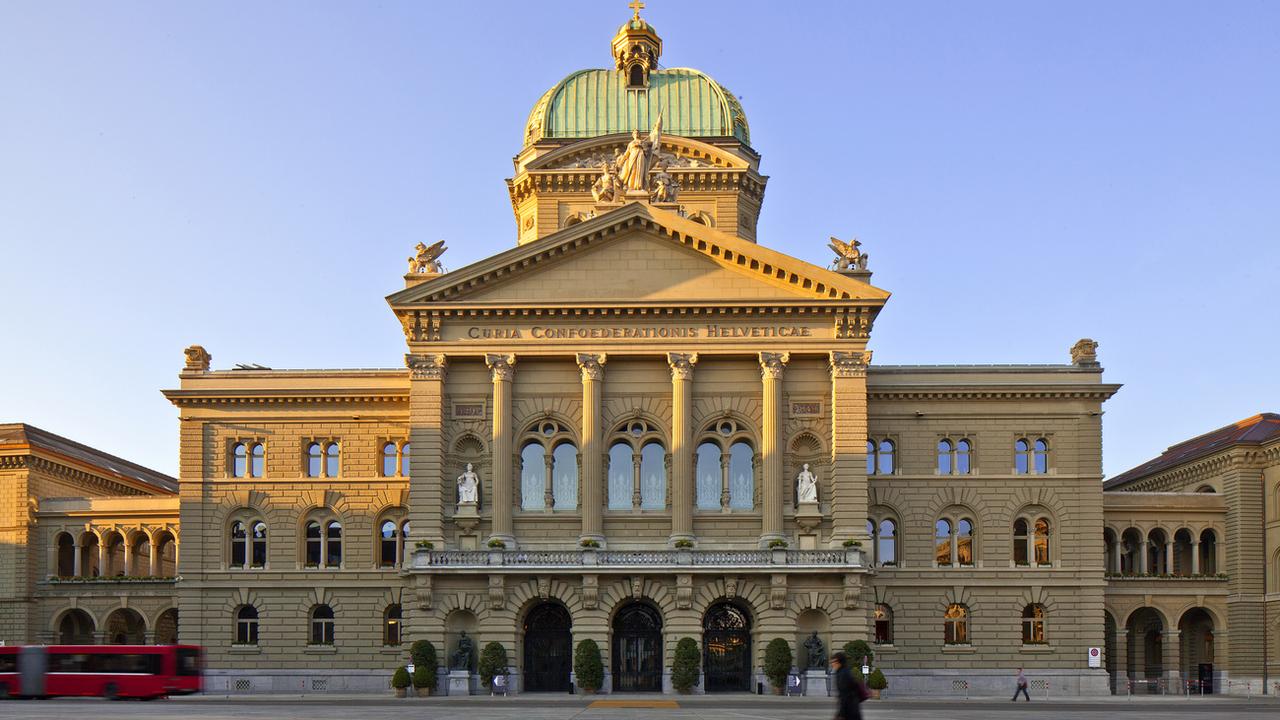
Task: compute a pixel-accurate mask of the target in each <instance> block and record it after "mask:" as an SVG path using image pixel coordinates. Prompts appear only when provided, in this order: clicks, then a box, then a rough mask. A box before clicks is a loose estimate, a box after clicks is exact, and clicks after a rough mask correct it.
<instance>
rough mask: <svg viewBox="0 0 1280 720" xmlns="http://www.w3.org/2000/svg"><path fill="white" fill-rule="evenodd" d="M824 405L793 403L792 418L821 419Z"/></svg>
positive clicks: (817, 403)
mask: <svg viewBox="0 0 1280 720" xmlns="http://www.w3.org/2000/svg"><path fill="white" fill-rule="evenodd" d="M821 416H822V403H820V402H793V403H791V417H821Z"/></svg>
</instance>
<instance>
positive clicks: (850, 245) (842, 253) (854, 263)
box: [827, 237, 867, 270]
mask: <svg viewBox="0 0 1280 720" xmlns="http://www.w3.org/2000/svg"><path fill="white" fill-rule="evenodd" d="M861 246H862V243H861V242H859V241H858V239H857V238H853V239H851V240H850V241H849V242H845V241H843V240H841V239H839V238H837V237H832V238H831V242H829V243H827V247H829V248H831V250H832V252H834V253H835V254H836V259H835V261H834V263H832V264H833V265H834V267H835V269H836V270H848V269H850V268H858V269H865V268H866V267H867V256H866V255H863V254H862V251H861V250H859V249H858V248H859V247H861Z"/></svg>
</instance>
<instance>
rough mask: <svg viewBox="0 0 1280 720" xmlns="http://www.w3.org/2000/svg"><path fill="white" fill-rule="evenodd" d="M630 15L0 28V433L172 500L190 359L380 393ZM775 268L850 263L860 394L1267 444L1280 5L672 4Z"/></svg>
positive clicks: (529, 12)
mask: <svg viewBox="0 0 1280 720" xmlns="http://www.w3.org/2000/svg"><path fill="white" fill-rule="evenodd" d="M629 12H630V11H628V10H627V9H626V7H625V3H624V2H623V1H622V0H617V1H616V2H614V1H609V2H603V1H600V0H591V1H589V2H588V1H580V2H543V3H527V2H521V3H516V2H510V3H508V2H489V3H461V2H458V3H426V2H380V3H376V4H375V3H349V2H348V3H334V2H272V3H248V2H238V3H230V2H218V3H212V2H180V3H160V2H152V3H136V2H111V3H91V2H76V3H65V2H51V1H48V0H40V1H39V2H18V1H17V0H11V1H9V2H5V3H0V67H2V68H4V72H3V73H0V251H2V252H0V292H2V293H3V314H2V315H0V317H2V318H3V320H0V330H3V333H2V334H0V337H2V338H3V340H0V420H20V421H26V422H29V423H33V424H36V425H40V426H42V427H44V428H46V429H48V430H51V431H54V432H57V433H61V434H64V435H68V436H70V437H72V438H74V439H77V440H80V441H82V442H86V443H88V444H90V445H94V446H96V447H99V448H102V449H104V450H107V451H110V452H113V453H117V454H119V455H122V456H124V457H126V458H129V459H132V460H135V461H138V462H141V463H144V464H147V465H150V466H152V467H155V468H157V469H159V470H163V471H168V472H176V468H177V455H178V444H177V433H178V423H177V421H176V419H175V418H176V412H175V409H174V408H173V407H171V406H170V405H169V404H168V403H167V402H166V401H165V400H164V399H163V398H162V397H161V396H160V393H159V390H160V389H161V388H166V387H174V386H175V385H176V384H177V378H176V375H177V372H178V370H179V368H180V366H181V364H182V348H183V347H185V346H187V345H189V344H192V343H200V344H203V345H204V346H205V347H207V348H208V349H209V350H210V352H212V353H213V357H214V365H215V367H230V366H232V365H233V364H234V363H237V362H245V363H249V362H256V363H262V364H264V365H269V366H272V367H331V368H333V367H395V366H399V365H400V364H401V355H402V353H403V351H404V346H403V339H402V336H401V332H400V329H399V327H398V325H397V323H396V321H395V319H394V317H393V316H392V314H391V312H390V311H389V310H388V308H387V306H386V303H385V301H384V300H383V298H384V296H385V295H386V294H388V293H390V292H392V291H394V290H396V289H397V288H399V287H401V286H402V282H401V279H400V275H401V274H402V273H403V272H404V269H405V262H404V259H405V258H406V257H407V256H408V255H409V251H410V248H411V247H412V246H413V244H414V243H416V242H418V241H419V240H426V241H428V242H432V241H434V240H437V239H446V240H448V242H449V246H450V251H449V254H448V255H447V256H446V260H447V261H448V262H449V263H450V264H451V265H452V266H454V267H457V266H460V265H463V264H466V263H469V262H471V261H474V260H477V259H480V258H482V257H485V256H487V255H490V254H492V253H495V252H497V251H499V250H502V249H505V248H507V247H510V246H511V245H512V244H513V243H514V242H515V222H514V220H513V218H512V213H511V209H510V204H509V202H508V199H507V194H506V189H505V186H504V184H503V179H504V178H506V177H508V176H509V175H510V174H511V171H512V166H511V158H512V156H513V155H514V154H515V153H516V152H517V151H518V150H519V149H520V141H521V137H522V135H521V133H522V130H523V125H524V121H525V118H526V116H527V115H528V112H529V109H530V107H531V106H532V105H533V103H534V101H535V100H536V99H537V98H538V96H539V95H540V94H541V93H542V92H543V91H544V90H545V89H546V88H548V87H549V86H550V85H552V84H553V83H555V82H556V81H557V80H559V79H560V78H561V77H562V76H564V75H566V74H568V73H569V72H570V71H572V70H576V69H579V68H584V67H604V66H606V65H607V64H608V63H609V61H610V56H609V39H610V36H611V35H612V33H613V32H614V30H615V29H616V28H617V26H618V25H619V24H621V23H622V22H623V21H624V20H625V19H626V18H627V16H628V15H629ZM645 16H646V18H647V19H649V20H650V21H651V22H652V23H653V24H654V25H655V26H656V27H657V29H658V30H659V32H660V33H661V35H662V37H663V40H664V43H665V45H664V50H665V52H664V55H663V57H662V62H663V64H664V65H667V66H692V67H697V68H699V69H702V70H704V71H706V72H708V73H709V74H711V75H712V76H713V77H715V78H716V79H717V80H719V81H721V82H722V83H724V84H725V85H727V86H728V87H729V88H731V89H732V90H733V91H734V92H736V93H738V94H739V95H740V96H741V97H742V103H743V105H744V107H745V109H746V112H747V115H748V118H749V119H750V122H751V129H752V139H753V144H754V145H755V147H756V149H757V150H759V151H760V152H761V153H762V154H763V157H764V160H763V163H762V170H763V172H765V173H766V174H768V175H769V176H770V177H771V181H770V183H769V190H768V193H767V196H766V199H765V205H764V214H763V216H762V218H761V224H760V237H761V240H762V242H763V243H764V244H766V245H769V246H771V247H774V248H776V249H779V250H782V251H784V252H788V253H791V254H793V255H796V256H798V257H801V258H804V259H806V260H809V261H812V262H816V263H822V264H825V263H826V262H827V261H828V259H829V258H828V256H829V253H828V251H827V250H826V239H827V236H828V235H839V236H841V237H847V236H849V235H853V234H856V235H857V236H858V237H860V238H861V239H862V240H863V241H864V243H865V249H866V250H867V251H868V252H869V253H870V256H871V261H872V262H871V265H872V269H873V270H874V271H875V282H876V284H878V285H880V286H881V287H884V288H886V289H888V290H891V291H893V293H894V296H893V298H892V299H891V300H890V303H889V305H888V307H887V308H886V310H885V311H884V313H883V314H882V315H881V317H880V321H879V323H878V324H877V326H876V330H875V335H874V338H873V341H872V347H874V349H875V352H876V355H875V358H876V361H877V362H879V363H1022V362H1065V361H1066V360H1067V349H1068V348H1069V347H1070V346H1071V344H1072V343H1073V342H1075V340H1076V339H1077V338H1080V337H1085V336H1088V337H1092V338H1094V339H1096V340H1098V341H1099V342H1100V343H1101V348H1100V355H1101V359H1102V361H1103V363H1104V365H1105V366H1106V368H1107V375H1106V377H1107V379H1108V380H1110V381H1113V382H1121V383H1124V384H1125V387H1124V389H1123V390H1121V392H1120V394H1119V395H1117V396H1116V397H1115V398H1114V399H1113V400H1111V401H1110V402H1109V403H1107V405H1106V411H1107V412H1106V415H1105V458H1106V471H1107V473H1108V474H1115V473H1117V472H1120V471H1122V470H1125V469H1127V468H1128V467H1130V466H1132V465H1134V464H1136V463H1138V462H1141V461H1142V460H1145V459H1146V458H1148V457H1151V456H1153V455H1155V454H1157V453H1158V452H1160V451H1161V450H1163V449H1164V448H1165V447H1166V446H1167V445H1169V444H1171V443H1173V442H1176V441H1179V440H1182V439H1184V438H1186V437H1189V436H1191V435H1195V434H1198V433H1201V432H1204V431H1207V430H1210V429H1212V428H1214V427H1217V426H1219V425H1222V424H1226V423H1228V422H1232V421H1235V420H1237V419H1240V418H1243V417H1246V416H1249V415H1252V414H1254V413H1257V412H1260V411H1263V410H1272V411H1280V379H1277V378H1278V377H1280V376H1278V375H1277V358H1278V356H1280V339H1278V337H1280V333H1278V332H1277V329H1276V327H1277V326H1276V317H1277V311H1276V304H1277V298H1278V297H1280V292H1278V291H1277V280H1278V279H1280V250H1278V249H1277V247H1278V245H1280V79H1278V78H1280V3H1276V2H1245V1H1236V2H1223V3H1206V2H1170V1H1168V0H1160V1H1158V2H1155V1H1150V2H1111V1H1106V2H1057V3H1050V2H1023V1H1021V0H1019V1H1016V2H999V3H997V2H986V3H977V2H965V3H957V2H951V1H950V0H948V1H945V2H933V3H925V2H916V3H898V2H895V3H883V2H882V3H847V2H833V3H809V2H787V3H783V2H744V1H742V0H736V1H733V2H730V1H728V0H724V1H719V2H697V3H693V2H683V1H682V2H677V1H676V0H652V1H651V2H650V3H649V9H648V10H646V11H645Z"/></svg>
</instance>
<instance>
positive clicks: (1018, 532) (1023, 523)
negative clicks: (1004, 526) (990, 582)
mask: <svg viewBox="0 0 1280 720" xmlns="http://www.w3.org/2000/svg"><path fill="white" fill-rule="evenodd" d="M1030 532H1031V530H1030V528H1029V527H1028V526H1027V520H1026V518H1018V519H1017V520H1014V521H1013V564H1014V565H1017V566H1018V567H1023V566H1026V565H1030V564H1031V559H1030V558H1029V557H1028V555H1027V540H1028V538H1029V536H1030Z"/></svg>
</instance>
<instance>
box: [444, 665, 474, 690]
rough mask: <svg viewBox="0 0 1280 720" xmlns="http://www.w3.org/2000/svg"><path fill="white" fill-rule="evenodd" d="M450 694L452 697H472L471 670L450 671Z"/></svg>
mask: <svg viewBox="0 0 1280 720" xmlns="http://www.w3.org/2000/svg"><path fill="white" fill-rule="evenodd" d="M449 694H450V695H470V694H471V671H470V670H450V671H449Z"/></svg>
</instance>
